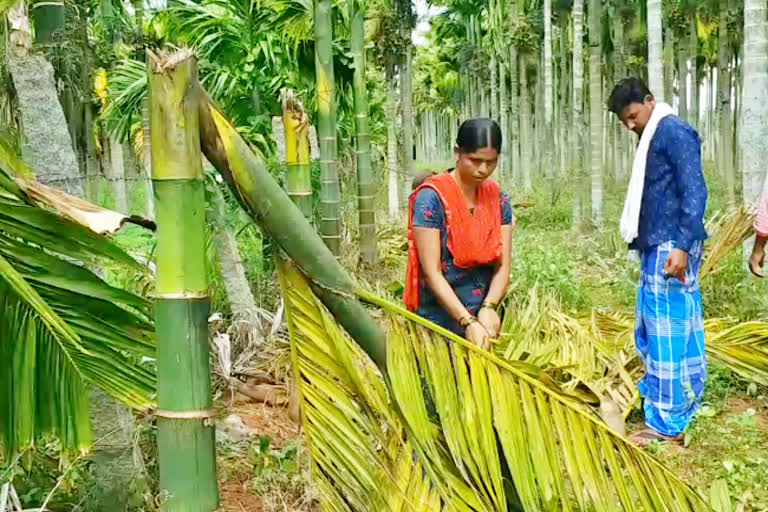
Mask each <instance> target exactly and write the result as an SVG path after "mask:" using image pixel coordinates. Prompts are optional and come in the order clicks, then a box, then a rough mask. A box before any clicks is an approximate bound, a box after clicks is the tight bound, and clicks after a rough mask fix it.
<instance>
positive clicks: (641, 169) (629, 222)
mask: <svg viewBox="0 0 768 512" xmlns="http://www.w3.org/2000/svg"><path fill="white" fill-rule="evenodd" d="M671 114H674V111H673V110H672V107H670V106H669V105H668V104H666V103H656V106H655V107H654V109H653V112H651V118H650V119H649V120H648V124H647V125H645V129H644V130H643V134H642V135H641V136H640V143H639V144H638V145H637V150H636V151H635V159H634V161H633V162H632V177H631V178H629V187H628V188H627V198H626V199H625V200H624V211H623V212H622V214H621V223H620V225H619V226H620V229H621V237H622V238H623V239H624V241H625V242H627V243H628V244H629V243H632V241H633V240H634V239H635V238H637V231H638V225H639V224H640V205H641V204H642V202H643V187H644V186H645V164H646V160H647V158H648V148H649V147H650V146H651V139H652V138H653V134H654V133H656V128H657V127H658V126H659V121H661V120H662V119H664V118H665V117H667V116H668V115H671Z"/></svg>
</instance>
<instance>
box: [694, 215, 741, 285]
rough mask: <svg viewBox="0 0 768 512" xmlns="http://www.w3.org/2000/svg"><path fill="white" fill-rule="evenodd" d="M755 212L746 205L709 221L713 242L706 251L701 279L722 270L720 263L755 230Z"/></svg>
mask: <svg viewBox="0 0 768 512" xmlns="http://www.w3.org/2000/svg"><path fill="white" fill-rule="evenodd" d="M754 222H755V214H754V213H752V212H750V211H748V210H746V209H745V208H744V207H741V208H737V209H734V210H731V211H729V212H725V213H720V214H717V215H715V216H713V217H712V218H711V219H710V221H709V222H708V223H707V231H708V232H709V233H710V237H711V238H710V239H711V242H710V244H709V245H708V246H707V248H706V251H705V253H704V259H703V260H702V262H701V269H700V270H699V279H704V278H705V277H707V276H709V275H711V274H714V273H715V272H717V271H718V270H720V263H722V261H723V259H725V257H726V256H727V255H728V254H729V253H730V252H731V251H733V250H734V249H736V248H737V247H740V246H741V244H742V243H743V242H744V240H746V239H747V238H749V237H750V236H751V235H752V233H753V232H754V229H753V227H752V226H753V224H754Z"/></svg>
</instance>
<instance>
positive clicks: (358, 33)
mask: <svg viewBox="0 0 768 512" xmlns="http://www.w3.org/2000/svg"><path fill="white" fill-rule="evenodd" d="M349 7H350V18H351V32H352V33H351V53H352V62H353V66H354V68H355V73H354V77H353V88H354V96H355V157H356V162H357V210H358V218H359V233H360V262H361V263H362V264H364V265H374V264H375V263H376V214H375V209H376V205H375V199H376V177H375V175H374V173H373V168H372V166H371V134H370V132H369V130H368V97H367V94H366V92H367V91H366V87H365V3H364V2H363V1H359V0H349Z"/></svg>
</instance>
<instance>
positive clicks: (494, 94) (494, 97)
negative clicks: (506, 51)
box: [488, 43, 499, 119]
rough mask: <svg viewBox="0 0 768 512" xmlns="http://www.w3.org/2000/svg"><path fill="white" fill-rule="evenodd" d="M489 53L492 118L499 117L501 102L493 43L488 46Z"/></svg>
mask: <svg viewBox="0 0 768 512" xmlns="http://www.w3.org/2000/svg"><path fill="white" fill-rule="evenodd" d="M488 53H490V54H491V58H490V59H489V60H490V64H489V67H490V72H491V73H490V74H491V87H490V92H491V105H490V114H491V115H490V117H491V118H492V119H499V102H498V98H499V97H498V91H499V89H498V76H497V73H498V68H497V67H496V52H495V51H494V49H493V43H491V44H490V45H489V47H488Z"/></svg>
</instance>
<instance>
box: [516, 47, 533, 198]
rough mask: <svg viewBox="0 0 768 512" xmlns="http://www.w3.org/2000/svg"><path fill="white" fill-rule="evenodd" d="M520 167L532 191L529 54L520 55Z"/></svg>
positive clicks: (524, 180) (523, 52)
mask: <svg viewBox="0 0 768 512" xmlns="http://www.w3.org/2000/svg"><path fill="white" fill-rule="evenodd" d="M519 58H520V167H521V172H522V182H523V187H524V188H525V189H526V190H530V189H531V185H532V179H531V167H532V166H533V165H534V161H533V158H532V152H531V149H532V147H531V146H532V144H531V141H530V139H531V133H532V130H531V101H530V94H529V89H528V53H527V51H526V50H524V51H522V52H521V53H520V57H519Z"/></svg>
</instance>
